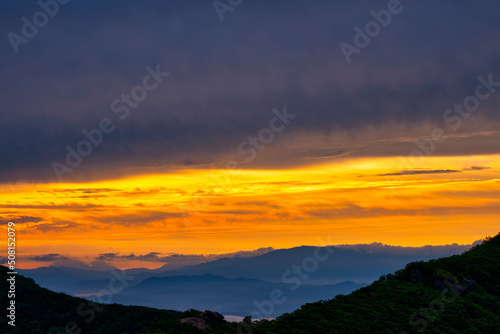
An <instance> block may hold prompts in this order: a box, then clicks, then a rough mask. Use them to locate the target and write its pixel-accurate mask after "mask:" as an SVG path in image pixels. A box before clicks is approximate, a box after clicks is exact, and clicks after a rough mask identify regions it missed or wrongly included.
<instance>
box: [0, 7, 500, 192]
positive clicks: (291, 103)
mask: <svg viewBox="0 0 500 334" xmlns="http://www.w3.org/2000/svg"><path fill="white" fill-rule="evenodd" d="M386 4H387V3H386V2H383V3H382V2H380V3H374V2H372V1H368V0H363V1H356V2H355V3H354V2H352V1H348V0H343V1H335V2H333V1H326V0H320V1H317V2H315V4H314V5H311V4H310V3H308V2H304V1H298V0H292V1H284V0H282V1H272V2H271V1H268V2H265V1H258V2H252V3H250V2H248V3H247V2H245V3H243V4H242V5H241V6H239V7H238V8H237V10H235V11H233V12H227V13H226V16H227V17H226V19H225V20H224V22H220V21H219V19H218V17H217V14H216V12H215V10H214V8H213V5H212V3H211V2H210V1H201V0H198V1H189V2H186V1H180V0H174V1H164V2H159V1H155V2H153V1H149V2H144V1H138V0H137V1H127V2H125V3H121V4H120V5H117V4H116V3H115V2H112V1H97V0H90V1H85V2H77V1H71V2H69V3H68V4H66V5H63V6H61V8H60V11H59V13H58V14H57V15H56V16H55V17H54V18H51V19H50V20H49V22H48V24H47V25H46V26H45V27H43V28H40V31H39V32H38V34H37V35H36V36H35V37H33V38H32V39H30V40H29V42H28V43H27V44H25V45H24V44H23V45H20V52H19V53H18V54H15V53H14V52H13V50H12V47H11V45H10V44H9V41H8V39H7V38H3V42H2V43H1V44H0V52H1V54H2V63H1V64H0V66H1V69H2V80H1V81H0V97H1V99H2V109H3V110H2V113H1V116H0V133H1V134H2V136H1V139H0V159H1V161H5V162H8V163H3V164H1V165H0V175H1V176H0V182H14V181H17V180H42V181H46V180H56V177H55V174H54V172H53V171H52V168H51V163H52V162H53V161H54V160H57V161H59V162H63V161H64V159H65V156H66V150H65V147H66V146H67V145H69V146H71V147H72V148H75V147H76V145H77V144H78V143H79V142H80V141H81V140H83V139H85V137H84V136H83V135H82V133H81V131H82V130H84V129H86V130H91V129H93V128H95V127H97V126H98V124H99V121H100V120H101V119H102V118H103V117H109V118H110V119H111V120H112V121H113V124H114V125H115V126H116V130H115V131H114V132H113V133H111V134H108V135H105V136H104V140H103V143H102V144H101V145H99V146H98V147H94V149H93V153H92V154H91V155H90V156H89V157H86V158H85V159H84V162H83V163H82V164H81V165H80V166H79V167H78V168H77V169H76V170H75V171H74V172H73V173H71V174H67V175H66V176H67V178H66V179H67V180H75V181H80V180H87V179H90V178H94V179H95V178H106V177H110V176H112V177H120V176H123V175H127V174H137V173H141V172H150V171H151V170H157V169H158V168H160V169H161V170H163V171H167V172H168V171H169V170H171V168H174V167H175V166H179V165H184V166H186V165H190V166H198V165H204V164H210V163H214V162H218V161H224V160H226V161H227V159H228V158H230V157H231V156H233V155H235V156H236V157H239V156H238V153H237V147H238V145H239V144H240V143H241V142H242V141H243V140H245V139H246V138H247V137H248V136H249V135H255V134H256V133H258V131H259V130H260V129H262V128H263V127H266V126H268V124H269V120H270V118H271V117H272V116H273V115H272V112H271V110H272V108H273V107H277V108H280V109H281V107H282V106H283V105H287V106H288V110H289V111H290V112H291V113H293V114H297V115H298V116H297V119H295V120H294V121H293V122H292V123H291V124H290V126H289V127H287V128H286V130H285V131H283V132H282V133H279V134H277V135H276V139H275V141H274V142H273V143H272V145H271V146H270V147H269V148H266V151H265V152H262V155H260V156H259V159H258V160H256V161H255V164H254V165H249V167H254V166H258V165H259V164H263V165H266V167H276V166H278V165H279V163H282V164H283V163H285V164H288V165H290V164H300V163H304V160H308V159H302V158H303V157H305V156H306V157H309V159H310V158H311V157H313V158H314V157H316V158H327V157H331V156H333V155H335V153H336V152H353V153H352V154H353V155H356V154H363V155H373V154H375V155H384V154H389V151H390V149H388V148H387V147H385V146H382V145H381V146H379V147H378V149H379V150H367V151H363V152H361V153H358V152H357V149H358V148H359V146H357V142H356V137H357V136H358V135H360V134H362V133H363V132H365V131H366V129H368V128H372V129H373V128H375V129H376V128H378V127H381V126H383V125H384V124H387V123H388V122H395V124H410V126H409V128H411V129H413V130H412V131H413V132H411V133H408V135H409V136H412V137H415V138H416V137H419V136H421V135H422V133H420V132H419V131H418V130H417V129H418V126H417V125H418V124H420V123H425V122H431V123H433V124H437V125H441V126H443V119H442V117H443V113H444V111H445V110H446V109H447V108H449V107H450V106H451V105H453V103H461V102H462V101H463V100H464V98H465V97H466V96H468V95H470V94H472V93H474V90H475V88H476V86H477V83H478V81H477V78H478V76H479V75H483V76H485V77H486V76H488V74H489V73H492V74H493V78H494V80H496V81H500V57H498V56H499V53H500V45H499V44H498V43H495V42H494V41H496V40H497V37H498V36H497V31H498V28H499V22H498V17H497V12H498V9H499V5H498V3H497V2H496V1H495V0H486V1H482V2H481V3H477V2H460V3H457V2H456V1H452V0H444V1H439V2H436V1H430V0H421V1H418V2H416V1H414V2H411V3H410V2H408V3H407V2H404V7H405V9H404V11H403V12H402V13H401V14H399V15H397V16H394V17H393V18H392V22H391V23H390V25H389V26H388V27H386V28H383V29H382V31H381V33H380V35H379V36H377V37H376V38H374V39H373V41H372V42H371V43H370V45H369V46H368V47H367V48H365V49H363V50H362V52H361V53H360V54H359V55H354V58H353V62H352V63H351V64H350V65H348V64H347V63H346V61H345V59H344V56H343V55H342V53H341V51H340V48H339V44H340V43H341V42H342V41H345V42H348V43H353V38H354V30H353V28H354V27H355V26H360V27H363V26H364V24H366V22H368V21H369V20H372V18H371V16H370V14H369V13H370V11H371V10H380V9H383V8H384V7H386ZM38 10H40V8H39V6H38V5H37V3H36V2H33V3H30V4H25V3H21V2H17V1H3V2H2V3H1V4H0V20H1V21H2V26H1V27H0V35H2V36H4V37H5V36H6V35H7V34H8V33H9V32H15V33H20V30H21V27H22V21H21V18H22V17H23V16H26V17H28V18H31V17H32V15H33V14H34V13H35V12H36V11H38ZM443 13H447V15H445V16H443ZM423 17H425V24H422V22H423V21H422V18H423ZM63 46H64V47H63ZM156 64H160V66H161V68H162V70H163V71H168V72H170V76H169V77H168V78H166V79H165V81H164V82H163V83H161V85H160V86H159V87H158V88H157V89H155V90H153V91H151V92H149V93H148V97H147V99H146V100H144V101H143V102H141V103H140V105H139V106H138V107H137V108H136V109H132V110H131V112H130V115H129V116H128V118H126V119H124V120H120V119H119V118H118V114H115V113H113V112H112V111H111V110H110V104H111V103H112V101H114V100H115V99H116V98H118V97H120V95H121V94H122V93H130V91H131V89H132V88H133V87H134V86H136V85H138V84H141V83H142V79H143V77H144V75H145V74H146V71H145V67H146V66H148V65H149V66H153V67H154V66H156ZM497 95H500V92H499V93H498V94H497ZM497 95H493V96H492V97H491V98H490V99H489V100H487V101H485V102H483V103H482V104H481V107H480V110H479V111H478V112H477V115H474V117H479V115H482V117H484V119H485V121H481V122H479V121H478V122H473V121H469V120H467V122H469V123H468V124H469V125H467V126H469V127H471V130H478V129H479V130H483V129H484V128H485V126H487V125H488V124H491V126H492V127H494V122H498V121H500V113H498V108H497V106H496V105H497V104H498V101H499V98H500V97H499V96H497ZM471 119H472V118H471ZM488 120H489V121H488ZM465 122H466V121H465V120H464V123H465ZM445 125H446V124H445ZM396 130H397V129H393V130H392V131H391V132H386V133H385V136H386V139H387V138H392V137H394V132H393V131H396ZM465 130H466V126H465V125H464V127H463V128H461V129H460V131H465ZM311 134H315V135H318V136H326V137H327V136H329V135H331V134H343V135H344V136H343V137H341V138H339V140H338V141H336V142H335V143H334V146H343V145H344V143H345V142H346V141H348V140H352V141H353V143H351V145H346V147H340V148H338V147H336V148H335V149H334V150H332V151H331V152H329V151H326V152H324V153H320V154H315V155H311V154H304V152H306V151H307V150H309V149H311V147H309V146H312V147H316V145H310V143H308V142H306V141H303V136H308V135H311ZM326 137H323V138H326ZM295 139H297V140H302V141H303V144H302V146H303V147H302V149H303V150H302V153H300V152H299V153H297V152H295V151H293V150H292V151H290V150H289V148H290V146H289V144H290V143H289V141H293V140H295ZM325 140H326V139H325ZM409 142H410V143H411V142H412V140H410V141H409ZM451 142H453V140H451ZM482 144H483V145H480V146H479V145H477V144H475V145H473V146H472V147H464V146H462V145H458V143H457V144H455V145H452V146H450V145H451V144H448V143H447V145H444V146H442V147H441V149H440V150H439V154H464V152H465V154H467V152H471V153H472V152H477V149H478V148H480V150H481V151H482V152H485V153H498V145H497V144H496V142H494V141H492V142H484V141H483V143H482ZM304 149H305V150H304ZM413 149H414V148H411V149H410V150H408V146H406V147H405V148H404V149H400V148H398V149H397V150H396V151H398V152H408V154H409V153H410V152H411V151H412V150H413ZM273 155H274V156H275V158H274V159H273V158H272V156H273ZM269 156H271V158H270V159H268V157H269ZM240 158H241V157H240ZM276 160H279V161H276ZM103 166H105V168H103Z"/></svg>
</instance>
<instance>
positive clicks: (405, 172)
mask: <svg viewBox="0 0 500 334" xmlns="http://www.w3.org/2000/svg"><path fill="white" fill-rule="evenodd" d="M460 172H461V171H459V170H455V169H434V170H419V169H415V170H403V171H399V172H394V173H387V174H380V175H379V176H398V175H423V174H449V173H460Z"/></svg>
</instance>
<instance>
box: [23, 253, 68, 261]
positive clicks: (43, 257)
mask: <svg viewBox="0 0 500 334" xmlns="http://www.w3.org/2000/svg"><path fill="white" fill-rule="evenodd" d="M26 259H28V260H30V261H39V262H54V261H57V260H69V258H68V257H66V256H64V255H61V254H57V253H51V254H42V255H33V256H27V257H26Z"/></svg>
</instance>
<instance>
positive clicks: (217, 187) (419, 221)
mask: <svg viewBox="0 0 500 334" xmlns="http://www.w3.org/2000/svg"><path fill="white" fill-rule="evenodd" d="M400 164H401V163H400V158H360V159H344V160H339V161H336V162H328V163H323V164H317V165H314V166H309V167H307V168H296V169H288V170H239V171H237V172H236V171H228V170H178V171H176V172H171V173H169V174H159V175H142V176H134V177H128V178H124V179H117V180H106V181H98V182H86V183H51V184H28V183H19V184H3V185H2V186H1V189H0V215H1V217H2V220H3V221H8V220H11V219H12V220H14V221H16V219H15V218H17V219H18V220H19V222H18V223H17V226H16V228H17V248H18V253H19V256H18V260H19V263H18V267H25V268H31V267H36V266H41V265H44V264H43V263H36V262H33V261H26V260H24V261H23V259H22V257H23V254H29V255H37V254H49V253H58V254H62V255H66V256H70V257H73V258H77V259H81V260H83V261H86V262H90V261H92V260H93V259H94V258H95V257H96V256H98V255H99V254H102V253H111V252H118V253H120V254H130V253H132V252H133V253H135V254H136V255H139V254H147V253H149V252H159V253H162V254H170V253H183V254H209V253H210V254H214V253H218V254H220V253H227V252H235V251H240V250H254V249H257V248H260V247H269V246H271V247H274V248H290V247H295V246H300V245H319V244H320V243H321V242H320V241H319V240H328V241H329V242H331V243H332V244H355V243H372V242H381V243H385V244H390V245H399V246H423V245H443V244H451V243H459V244H470V243H472V242H473V241H475V240H478V239H481V238H483V237H485V236H487V235H495V234H496V233H498V232H499V226H500V224H499V219H498V218H499V217H500V215H499V214H500V187H499V186H500V155H484V156H467V157H465V156H462V157H460V156H458V157H428V158H426V159H425V161H424V163H423V164H422V165H421V166H419V168H415V169H416V170H420V171H421V173H419V174H413V175H387V176H383V175H384V174H394V173H395V172H397V171H399V168H400ZM474 166H487V167H489V168H488V169H483V168H472V167H474ZM429 171H433V172H429ZM76 172H77V171H76ZM19 217H21V218H19ZM30 217H31V218H30ZM30 220H31V221H30ZM5 225H6V224H3V225H2V226H1V229H2V230H1V231H3V232H1V233H2V240H4V242H6V238H7V236H6V235H7V234H6V226H5ZM161 264H163V263H158V264H157V266H160V265H161ZM148 265H149V266H150V267H152V266H154V264H148ZM122 266H126V264H122ZM134 266H136V267H137V263H134Z"/></svg>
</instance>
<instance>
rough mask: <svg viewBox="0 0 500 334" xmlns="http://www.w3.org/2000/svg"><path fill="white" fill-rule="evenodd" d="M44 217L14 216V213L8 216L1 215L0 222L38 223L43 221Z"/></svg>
mask: <svg viewBox="0 0 500 334" xmlns="http://www.w3.org/2000/svg"><path fill="white" fill-rule="evenodd" d="M42 220H43V219H42V218H40V217H32V216H14V215H8V216H4V217H2V216H0V224H2V225H4V224H7V223H8V222H14V223H15V224H24V223H38V222H40V221H42Z"/></svg>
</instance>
